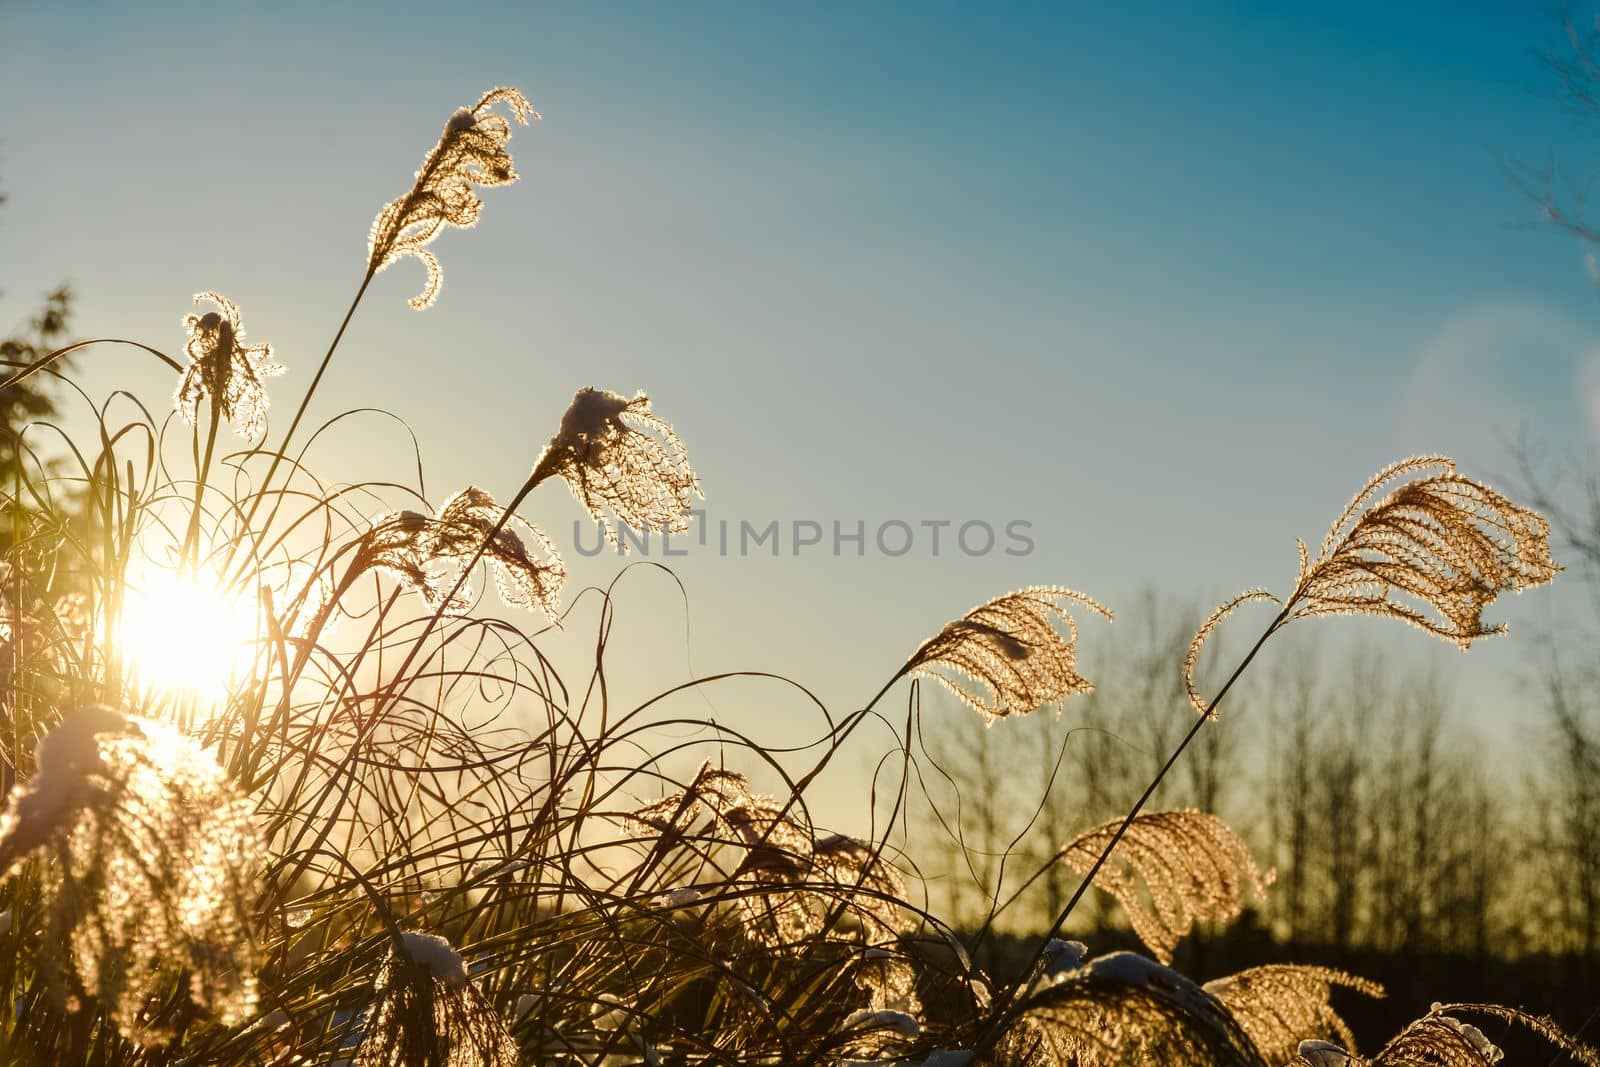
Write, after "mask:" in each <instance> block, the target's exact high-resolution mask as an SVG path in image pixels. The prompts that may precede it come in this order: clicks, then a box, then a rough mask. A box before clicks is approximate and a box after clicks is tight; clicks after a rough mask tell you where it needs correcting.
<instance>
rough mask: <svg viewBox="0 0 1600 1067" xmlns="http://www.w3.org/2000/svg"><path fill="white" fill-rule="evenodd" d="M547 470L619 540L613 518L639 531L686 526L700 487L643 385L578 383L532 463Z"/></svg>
mask: <svg viewBox="0 0 1600 1067" xmlns="http://www.w3.org/2000/svg"><path fill="white" fill-rule="evenodd" d="M551 476H558V477H561V478H563V479H565V480H566V482H567V484H568V485H569V486H571V488H572V495H573V496H575V497H577V498H578V503H580V504H582V505H583V506H584V508H585V509H586V510H587V511H588V512H589V514H590V515H592V516H593V517H594V520H595V521H596V522H598V523H600V525H601V528H602V529H603V530H604V531H605V535H606V539H607V540H608V541H610V542H611V543H612V544H613V545H616V544H620V543H621V542H620V541H619V539H618V536H617V528H616V523H621V524H622V525H625V526H627V527H629V528H630V529H632V530H635V531H638V532H643V531H646V530H654V531H657V532H660V533H679V532H682V531H683V530H687V529H688V528H689V509H690V508H691V507H692V506H693V504H694V501H693V498H694V497H696V496H699V495H701V493H700V481H699V479H698V478H696V477H695V473H694V469H693V468H692V467H690V466H689V456H688V453H687V452H685V451H684V447H683V442H682V441H680V440H678V434H677V431H675V430H674V429H673V428H672V424H671V423H669V422H667V421H666V420H665V419H662V418H660V417H659V416H657V415H656V414H655V413H653V412H652V411H651V410H650V398H649V397H647V396H645V394H643V393H638V394H635V396H634V398H633V399H632V400H628V399H626V398H624V397H622V396H620V395H618V394H617V393H613V392H610V391H608V390H605V389H591V388H583V389H579V390H578V392H577V393H576V394H575V395H574V396H573V398H572V403H571V405H570V406H569V407H568V408H567V411H566V414H564V415H563V416H562V417H561V429H560V430H559V431H558V432H557V433H556V435H555V436H554V437H552V438H551V439H550V443H549V445H547V446H546V447H545V450H544V454H543V455H541V456H540V457H539V462H538V464H537V465H536V467H535V468H534V474H533V478H534V480H535V481H542V480H543V479H544V478H547V477H551ZM607 511H610V512H611V515H612V516H613V517H614V518H615V523H614V522H612V521H610V520H608V519H607V517H606V512H607Z"/></svg>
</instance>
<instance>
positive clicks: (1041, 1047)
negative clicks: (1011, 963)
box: [996, 952, 1267, 1067]
mask: <svg viewBox="0 0 1600 1067" xmlns="http://www.w3.org/2000/svg"><path fill="white" fill-rule="evenodd" d="M998 1053H999V1054H998V1056H997V1057H996V1060H997V1062H1001V1063H1006V1064H1019V1065H1020V1064H1024V1063H1025V1064H1029V1065H1040V1064H1049V1065H1056V1064H1059V1065H1062V1067H1065V1065H1068V1064H1071V1065H1073V1067H1113V1065H1116V1067H1121V1065H1124V1064H1135V1063H1137V1064H1157V1063H1159V1064H1178V1063H1181V1064H1185V1065H1189V1067H1266V1063H1267V1061H1266V1060H1265V1059H1263V1058H1262V1057H1261V1055H1260V1054H1259V1053H1258V1052H1257V1051H1256V1049H1255V1048H1254V1046H1253V1045H1252V1044H1251V1041H1250V1038H1249V1035H1248V1034H1246V1033H1245V1032H1244V1030H1243V1029H1242V1028H1241V1027H1240V1026H1239V1024H1238V1022H1237V1021H1236V1020H1235V1019H1234V1018H1233V1016H1232V1015H1231V1014H1230V1013H1229V1012H1228V1010H1227V1008H1226V1007H1224V1006H1223V1005H1222V1004H1221V1003H1220V1002H1218V1001H1217V999H1216V998H1215V997H1213V996H1212V995H1211V994H1209V993H1207V992H1206V991H1205V990H1204V989H1202V988H1201V987H1200V986H1198V985H1195V984H1194V983H1193V982H1191V981H1190V980H1189V979H1187V978H1185V977H1184V976H1183V975H1181V974H1178V973H1177V972H1176V971H1172V970H1169V969H1168V968H1166V967H1163V966H1161V965H1160V964H1157V963H1154V962H1153V961H1151V960H1148V959H1146V958H1145V957H1143V956H1139V955H1136V954H1134V953H1132V952H1114V953H1111V954H1110V955H1108V956H1102V957H1100V958H1099V959H1096V960H1094V961H1093V962H1092V963H1090V964H1088V965H1087V966H1085V967H1082V968H1080V969H1079V970H1077V971H1075V972H1073V973H1072V974H1069V975H1067V976H1065V977H1064V979H1063V980H1062V981H1060V982H1057V983H1055V984H1053V985H1051V986H1049V987H1047V988H1045V989H1044V990H1043V991H1041V992H1040V993H1038V994H1036V995H1035V996H1033V997H1031V998H1030V999H1029V1000H1028V1001H1027V1003H1026V1005H1025V1007H1024V1010H1023V1012H1022V1014H1021V1015H1020V1016H1019V1017H1018V1019H1017V1020H1016V1022H1015V1023H1013V1024H1012V1027H1011V1029H1010V1031H1008V1033H1007V1034H1006V1035H1005V1036H1004V1037H1003V1038H1002V1041H1001V1044H1000V1047H999V1049H998Z"/></svg>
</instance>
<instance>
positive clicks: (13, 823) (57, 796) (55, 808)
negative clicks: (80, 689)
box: [0, 705, 129, 873]
mask: <svg viewBox="0 0 1600 1067" xmlns="http://www.w3.org/2000/svg"><path fill="white" fill-rule="evenodd" d="M128 728H129V724H128V720H127V719H125V718H124V717H123V716H122V715H120V714H118V713H117V712H115V711H112V710H111V709H110V708H107V707H101V706H99V705H90V706H89V707H84V708H79V709H77V710H76V711H73V712H69V713H68V714H67V715H66V716H65V717H64V718H63V719H62V720H61V721H60V722H59V723H57V724H56V726H55V728H54V729H52V730H51V731H50V732H49V733H47V734H45V735H44V736H43V737H41V738H40V739H39V744H38V747H37V748H35V750H34V765H35V767H36V768H37V769H36V770H35V771H34V774H33V777H31V778H29V779H28V780H27V781H26V782H23V783H21V784H20V785H18V786H16V787H15V788H14V789H12V791H11V797H10V801H9V803H8V804H7V805H6V810H5V812H4V814H0V869H4V870H6V872H7V873H11V872H12V871H14V870H15V868H16V865H17V864H19V863H21V862H22V861H23V860H24V859H26V858H27V857H28V855H29V854H30V853H31V852H32V851H33V850H34V849H36V848H38V847H39V846H40V845H43V844H45V843H46V842H48V841H51V840H52V839H54V838H55V837H56V835H57V834H58V833H59V832H60V831H61V830H64V829H65V828H66V825H67V823H68V822H69V821H70V820H71V818H72V817H73V814H74V809H75V808H76V807H78V806H81V805H82V804H83V803H85V802H86V801H87V799H88V796H87V794H88V791H89V789H90V788H91V787H90V782H89V777H90V776H91V775H100V776H103V775H105V774H107V773H108V771H107V768H106V765H105V763H104V762H103V761H102V760H101V758H100V742H99V736H100V735H101V734H111V733H121V732H123V731H125V730H127V729H128Z"/></svg>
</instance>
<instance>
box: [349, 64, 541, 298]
mask: <svg viewBox="0 0 1600 1067" xmlns="http://www.w3.org/2000/svg"><path fill="white" fill-rule="evenodd" d="M496 104H504V105H505V106H506V107H507V109H508V110H509V111H510V112H511V117H512V118H514V119H516V121H517V122H518V123H520V124H521V125H523V126H526V125H527V124H528V119H529V118H538V117H539V113H538V112H537V111H535V110H533V105H532V104H530V103H528V101H527V99H526V98H525V97H523V95H522V94H521V93H519V92H518V91H517V90H515V89H507V88H499V89H490V90H489V91H488V92H487V93H485V94H484V95H483V99H481V100H479V101H478V102H477V103H476V104H475V105H473V106H472V107H471V108H462V109H460V110H459V111H457V112H456V113H455V114H454V115H452V116H450V121H449V122H447V123H445V127H444V132H443V133H442V134H440V135H439V143H438V144H436V145H434V146H433V149H432V150H431V151H430V152H429V153H428V155H427V157H426V158H425V159H423V161H422V169H421V170H419V171H417V180H416V184H414V185H413V186H412V187H411V191H410V192H408V193H406V194H405V195H404V196H402V197H400V198H399V199H397V200H392V201H390V202H389V203H388V204H386V205H384V208H383V210H382V211H380V212H378V217H377V218H375V219H373V220H372V232H371V234H370V235H369V237H368V240H367V269H368V270H369V271H370V272H372V273H374V274H376V273H377V272H378V271H381V270H383V269H384V268H385V267H387V266H389V265H390V264H391V263H394V262H396V261H397V260H399V259H401V258H402V257H404V256H415V257H417V258H418V259H420V260H422V263H423V265H424V266H426V267H427V268H428V280H427V282H426V283H425V284H424V285H423V287H422V292H420V293H418V294H417V295H416V296H414V297H412V298H411V301H410V303H411V306H412V307H413V308H416V309H417V310H418V311H421V310H422V309H423V308H426V307H428V306H429V305H431V304H432V303H433V302H434V300H435V299H437V298H438V296H439V286H440V284H441V283H442V281H443V278H444V274H443V271H442V270H441V269H440V267H439V260H438V258H437V257H436V256H434V254H433V253H432V252H430V251H428V249H427V245H428V244H430V243H431V242H432V241H433V239H434V238H436V237H438V236H439V234H440V233H442V232H443V231H444V228H445V227H446V226H455V227H458V228H460V229H467V228H468V227H471V226H472V225H474V224H475V223H476V222H477V221H478V215H479V213H480V212H481V211H482V210H483V201H482V200H480V199H479V198H478V195H477V193H475V192H474V191H473V186H475V185H476V186H481V187H484V188H487V187H489V186H494V185H510V184H511V183H512V182H514V181H516V180H517V172H516V170H515V169H513V167H512V164H511V153H510V152H508V151H507V150H506V145H507V144H508V143H509V142H510V140H511V123H510V122H509V121H508V120H507V119H506V118H505V116H503V115H500V114H497V113H496V112H495V111H494V110H493V108H494V105H496Z"/></svg>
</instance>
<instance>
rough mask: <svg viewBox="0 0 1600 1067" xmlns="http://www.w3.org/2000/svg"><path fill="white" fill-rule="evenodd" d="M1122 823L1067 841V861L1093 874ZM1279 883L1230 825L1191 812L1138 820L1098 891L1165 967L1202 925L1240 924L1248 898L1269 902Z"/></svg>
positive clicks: (1098, 878)
mask: <svg viewBox="0 0 1600 1067" xmlns="http://www.w3.org/2000/svg"><path fill="white" fill-rule="evenodd" d="M1121 825H1122V820H1120V819H1117V820H1114V821H1112V822H1108V823H1106V824H1105V825H1103V826H1097V827H1095V828H1094V829H1092V830H1090V831H1088V832H1087V833H1084V834H1081V835H1079V836H1078V837H1076V838H1074V839H1073V840H1071V841H1069V842H1067V844H1065V845H1063V846H1062V848H1061V851H1060V853H1059V859H1060V861H1061V862H1062V863H1064V864H1066V865H1067V866H1068V867H1069V868H1071V869H1072V870H1074V871H1076V872H1078V873H1079V874H1087V873H1088V872H1089V871H1090V870H1091V869H1093V867H1094V865H1095V862H1096V861H1097V860H1098V859H1099V858H1100V855H1101V853H1103V852H1104V851H1105V850H1106V848H1107V846H1108V845H1109V844H1110V843H1111V841H1112V839H1113V838H1114V837H1115V836H1116V833H1117V830H1118V828H1119V827H1121ZM1271 882H1272V874H1271V873H1270V872H1269V873H1266V874H1263V873H1262V871H1261V869H1260V868H1259V867H1257V866H1256V861H1255V858H1254V857H1253V856H1251V855H1250V848H1249V846H1247V845H1246V844H1245V843H1244V841H1243V840H1242V839H1241V838H1240V837H1239V835H1238V834H1236V833H1234V832H1233V830H1232V829H1230V828H1229V826H1228V824H1227V823H1225V822H1223V821H1222V820H1221V819H1219V818H1217V817H1216V816H1215V815H1210V814H1207V813H1206V812H1202V811H1187V810H1185V811H1161V812H1150V813H1147V814H1144V815H1140V816H1138V817H1137V818H1135V819H1134V820H1133V822H1132V823H1131V824H1129V826H1128V830H1127V833H1126V834H1124V835H1123V838H1122V840H1121V842H1119V843H1118V845H1117V849H1116V851H1115V852H1113V853H1112V854H1111V858H1110V859H1109V860H1107V862H1106V863H1105V865H1104V866H1103V867H1101V868H1100V870H1099V872H1098V873H1096V874H1095V876H1094V885H1095V887H1096V888H1098V889H1101V890H1103V891H1104V892H1106V893H1109V894H1110V895H1111V896H1113V897H1115V898H1116V900H1117V903H1119V904H1121V905H1122V908H1123V910H1124V911H1126V912H1127V914H1128V922H1129V925H1130V926H1132V927H1133V932H1134V934H1136V935H1137V936H1138V938H1139V940H1141V941H1143V942H1144V943H1145V944H1146V945H1147V946H1149V948H1150V951H1151V952H1153V953H1154V954H1155V956H1156V958H1157V959H1159V960H1161V961H1162V962H1163V963H1165V962H1167V961H1169V960H1171V959H1172V950H1173V949H1174V948H1176V947H1177V945H1178V942H1179V941H1180V940H1182V938H1183V937H1184V935H1186V934H1187V933H1188V932H1189V931H1190V930H1191V929H1192V928H1193V927H1194V924H1195V923H1197V922H1226V921H1228V920H1230V919H1233V918H1236V917H1237V916H1238V915H1239V913H1240V912H1241V911H1243V910H1244V902H1245V893H1246V892H1247V891H1249V892H1252V893H1253V894H1254V895H1255V897H1256V898H1257V899H1261V898H1263V897H1264V896H1265V894H1266V887H1267V886H1268V885H1270V884H1271ZM1141 887H1142V891H1141ZM1146 898H1148V902H1147V900H1146Z"/></svg>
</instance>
